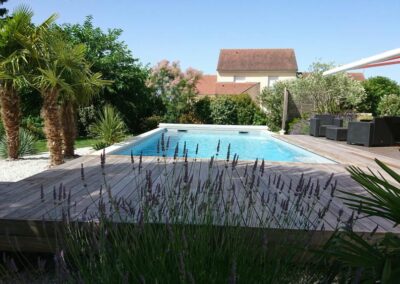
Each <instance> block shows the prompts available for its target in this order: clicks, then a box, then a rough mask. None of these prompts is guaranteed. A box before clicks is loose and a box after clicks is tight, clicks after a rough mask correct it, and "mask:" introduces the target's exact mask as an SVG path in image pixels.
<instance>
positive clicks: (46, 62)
mask: <svg viewBox="0 0 400 284" xmlns="http://www.w3.org/2000/svg"><path fill="white" fill-rule="evenodd" d="M19 40H20V42H21V43H22V44H23V45H24V47H25V49H26V51H27V52H28V53H29V55H30V56H31V57H32V58H34V59H35V61H36V64H37V68H36V69H35V71H34V72H33V74H32V80H31V81H32V85H33V86H34V87H36V88H37V89H38V90H39V91H40V93H41V95H42V97H43V106H42V116H43V118H44V128H45V133H46V137H47V143H48V148H49V150H50V162H51V165H59V164H61V163H63V151H62V150H63V140H64V145H65V154H66V155H67V156H73V154H74V150H73V149H74V148H73V146H74V140H75V136H76V131H75V113H76V111H75V108H76V106H75V104H76V103H79V102H81V101H85V100H88V99H90V97H91V96H92V95H93V94H95V93H96V91H98V89H99V88H100V87H101V86H102V85H104V84H106V83H107V81H104V80H101V74H99V73H94V74H93V73H92V72H91V71H90V66H89V64H88V63H87V61H86V59H85V52H86V47H85V45H83V44H72V43H70V42H68V41H67V40H66V39H65V38H64V36H63V34H62V32H61V31H60V30H59V29H57V28H56V27H51V26H47V27H43V26H39V27H36V28H34V29H33V31H32V33H31V34H30V35H29V36H26V37H22V36H21V37H20V38H19Z"/></svg>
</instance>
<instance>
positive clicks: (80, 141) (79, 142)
mask: <svg viewBox="0 0 400 284" xmlns="http://www.w3.org/2000/svg"><path fill="white" fill-rule="evenodd" d="M97 142H99V140H98V139H95V138H88V137H79V138H77V139H76V141H75V148H83V147H93V145H94V144H96V143H97ZM35 147H36V149H37V150H38V152H39V153H40V152H47V151H48V149H47V140H46V139H42V140H38V141H36V143H35Z"/></svg>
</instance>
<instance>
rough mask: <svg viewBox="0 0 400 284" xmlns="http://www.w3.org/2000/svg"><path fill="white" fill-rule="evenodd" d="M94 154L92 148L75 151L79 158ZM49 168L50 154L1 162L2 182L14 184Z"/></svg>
mask: <svg viewBox="0 0 400 284" xmlns="http://www.w3.org/2000/svg"><path fill="white" fill-rule="evenodd" d="M92 152H94V150H93V148H92V147H84V148H79V149H76V150H75V154H76V155H79V156H84V155H88V154H90V153H92ZM48 168H49V153H48V152H45V153H40V154H38V155H31V156H25V157H24V158H23V159H19V160H16V161H7V160H0V182H14V181H19V180H22V179H25V178H27V177H30V176H33V175H35V174H37V173H40V172H43V171H45V170H47V169H48Z"/></svg>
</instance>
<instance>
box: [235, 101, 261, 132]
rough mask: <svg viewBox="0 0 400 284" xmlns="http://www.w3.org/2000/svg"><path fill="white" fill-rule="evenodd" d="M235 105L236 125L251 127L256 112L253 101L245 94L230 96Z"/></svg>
mask: <svg viewBox="0 0 400 284" xmlns="http://www.w3.org/2000/svg"><path fill="white" fill-rule="evenodd" d="M232 100H233V101H234V102H235V104H236V111H237V124H241V125H251V124H253V121H254V114H255V112H256V110H257V107H256V105H255V104H254V102H253V100H252V99H251V98H250V96H249V95H247V94H241V95H236V96H232Z"/></svg>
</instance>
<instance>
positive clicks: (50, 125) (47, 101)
mask: <svg viewBox="0 0 400 284" xmlns="http://www.w3.org/2000/svg"><path fill="white" fill-rule="evenodd" d="M57 98H58V90H55V89H51V90H49V91H45V93H44V94H43V107H42V115H43V118H44V130H45V133H46V137H47V145H48V147H49V151H50V164H51V165H52V166H54V165H60V164H62V163H63V162H64V161H63V155H62V137H61V122H60V116H59V112H58V103H57Z"/></svg>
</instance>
